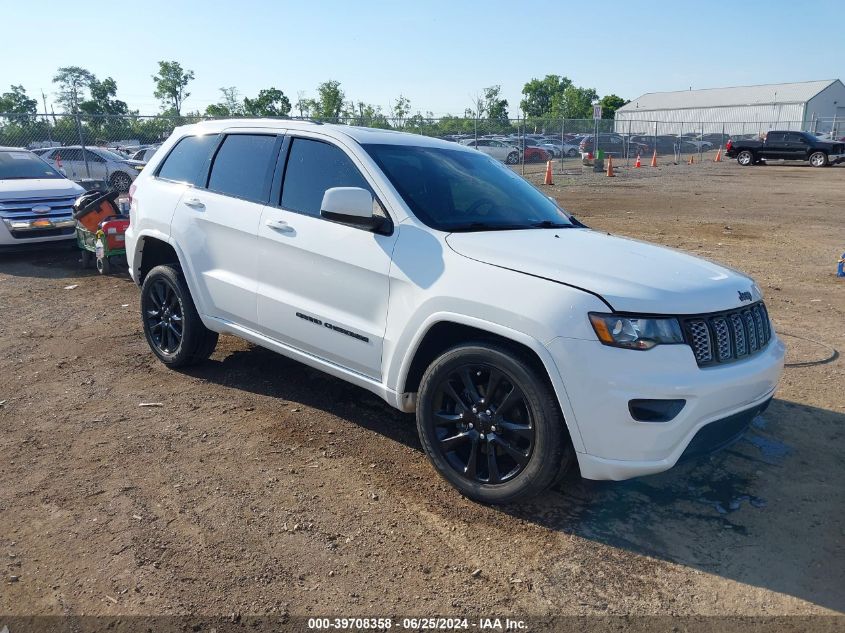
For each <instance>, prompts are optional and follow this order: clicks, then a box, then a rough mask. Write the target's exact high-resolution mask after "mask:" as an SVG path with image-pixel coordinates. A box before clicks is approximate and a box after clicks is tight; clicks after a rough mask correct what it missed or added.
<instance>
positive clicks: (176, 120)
mask: <svg viewBox="0 0 845 633" xmlns="http://www.w3.org/2000/svg"><path fill="white" fill-rule="evenodd" d="M205 118H207V117H196V116H179V117H173V116H111V115H82V114H80V115H68V114H61V115H59V114H52V113H51V114H4V113H0V146H11V147H25V148H28V149H32V150H35V151H39V152H41V153H43V154H44V157H45V159H48V160H51V162H54V163H55V158H56V155H57V152H55V151H53V152H50V151H49V148H63V149H62V150H61V152H59V153H58V157H59V158H60V159H61V158H62V156H64V157H65V159H66V160H65V162H74V164H73V166H72V170H71V171H72V172H73V173H70V172H68V175H70V176H71V177H75V178H85V177H88V178H105V179H107V180H108V179H110V178H111V177H113V170H112V171H109V166H108V165H109V164H110V161H109V157H110V156H111V158H116V159H119V160H125V159H127V158H137V159H140V160H148V159H149V157H150V155H151V154H152V152H153V151H154V150H155V148H156V147H157V146H158V145H159V144H161V143H162V142H163V141H164V140H165V139H166V138H167V137H168V136H169V135H170V134H171V133H172V132H173V129H174V128H175V127H177V126H180V125H186V124H189V123H195V122H197V121H199V120H202V119H205ZM321 122H324V123H338V124H342V125H359V126H366V127H375V128H385V129H394V130H401V131H404V132H411V133H414V134H422V135H425V136H432V137H437V138H442V139H446V140H449V141H454V142H457V143H462V144H465V145H469V146H471V147H476V148H477V149H478V150H479V151H482V152H484V153H486V154H489V155H491V156H493V157H495V158H497V159H499V160H501V161H503V162H505V163H508V164H512V165H517V166H519V165H521V166H522V168H523V172H524V166H525V164H526V163H527V164H531V163H545V162H546V161H547V160H555V161H559V162H560V167H561V168H564V167H566V166H567V165H571V166H575V165H578V164H580V162H581V161H582V160H583V158H584V157H585V156H587V155H588V154H592V153H594V152H596V151H600V152H602V153H603V154H604V155H610V156H613V158H614V159H616V160H617V161H618V162H622V163H623V164H624V163H627V164H631V163H632V162H633V161H634V160H635V159H636V157H637V156H640V157H641V158H642V159H643V160H647V159H649V158H650V157H651V156H652V155H654V154H655V153H656V154H657V155H658V156H662V157H672V160H675V161H676V162H679V161H686V160H688V159H689V157H691V156H695V155H698V158H699V159H703V158H705V154H708V153H715V152H716V151H717V149H718V148H723V147H724V145H725V143H726V141H727V140H728V139H729V138H734V139H737V138H760V137H762V136H763V135H764V134H766V133H767V132H768V131H770V130H773V129H778V130H802V131H806V132H811V133H815V134H821V135H823V136H824V137H826V138H839V137H840V136H841V135H844V134H845V125H843V123H842V121H837V120H836V119H833V120H830V119H818V118H814V119H812V120H809V121H754V122H730V123H726V122H720V121H699V122H694V123H692V122H691V123H683V122H678V121H673V122H659V121H649V120H637V119H621V120H620V119H617V120H613V119H600V120H598V121H594V120H592V119H561V118H540V117H529V118H527V119H526V118H516V119H501V120H494V119H482V118H473V117H453V116H448V117H439V118H429V117H423V116H421V115H415V116H410V117H407V118H401V119H399V118H388V117H385V116H383V115H381V114H378V115H375V116H347V117H340V118H337V119H331V120H323V121H321ZM76 150H81V153H80V158H81V162H79V163H78V164H76V162H75V161H67V157H69V156H74V157H75V151H76ZM105 152H109V154H106V153H105ZM103 157H105V162H106V166H105V167H103V166H102V163H103V160H102V159H103ZM92 164H93V166H92ZM63 168H65V169H66V171H68V170H67V168H66V167H63ZM103 169H104V170H105V172H104V173H99V171H103ZM97 170H99V171H97ZM95 171H96V172H97V173H94V172H95Z"/></svg>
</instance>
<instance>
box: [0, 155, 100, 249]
mask: <svg viewBox="0 0 845 633" xmlns="http://www.w3.org/2000/svg"><path fill="white" fill-rule="evenodd" d="M83 193H85V190H84V189H83V188H82V187H81V186H79V185H78V184H76V183H75V182H72V181H70V180H68V179H67V178H65V177H64V176H63V175H62V174H60V173H59V172H58V171H56V170H55V169H54V168H53V167H52V166H50V165H49V164H47V163H46V162H44V161H43V160H41V158H39V157H38V156H37V155H36V154H34V153H33V152H30V151H29V150H25V149H20V148H16V147H0V249H4V248H5V249H8V248H17V247H24V246H28V245H32V244H41V243H44V242H56V241H61V240H69V239H73V238H74V235H75V227H76V221H75V220H74V219H73V215H72V213H73V203H74V200H76V198H77V197H78V196H80V195H82V194H83Z"/></svg>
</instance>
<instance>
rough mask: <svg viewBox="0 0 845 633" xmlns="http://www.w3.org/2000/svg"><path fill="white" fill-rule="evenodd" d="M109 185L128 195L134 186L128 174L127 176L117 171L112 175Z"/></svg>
mask: <svg viewBox="0 0 845 633" xmlns="http://www.w3.org/2000/svg"><path fill="white" fill-rule="evenodd" d="M109 184H110V185H111V186H112V187H113V188H114V189H117V190H118V191H119V192H120V193H126V192H127V191H129V187H130V186H131V185H132V179H131V178H130V177H129V175H128V174H125V173H123V172H122V171H116V172H114V173H113V174H112V175H111V178H109Z"/></svg>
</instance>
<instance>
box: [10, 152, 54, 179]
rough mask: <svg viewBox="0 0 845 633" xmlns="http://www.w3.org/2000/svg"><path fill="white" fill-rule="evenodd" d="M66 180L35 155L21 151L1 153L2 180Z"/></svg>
mask: <svg viewBox="0 0 845 633" xmlns="http://www.w3.org/2000/svg"><path fill="white" fill-rule="evenodd" d="M29 178H64V176H62V175H61V174H60V173H59V172H57V171H56V170H55V169H53V168H52V167H50V165H48V164H47V163H45V162H44V161H43V160H41V159H40V158H38V156H36V155H35V154H33V153H31V152H27V151H25V150H21V151H20V152H15V151H11V152H9V151H4V152H0V180H23V179H29Z"/></svg>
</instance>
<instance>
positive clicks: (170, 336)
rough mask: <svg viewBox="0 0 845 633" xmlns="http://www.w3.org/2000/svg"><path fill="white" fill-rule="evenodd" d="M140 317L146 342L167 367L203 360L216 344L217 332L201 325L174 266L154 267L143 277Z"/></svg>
mask: <svg viewBox="0 0 845 633" xmlns="http://www.w3.org/2000/svg"><path fill="white" fill-rule="evenodd" d="M141 318H142V319H143V326H144V335H145V336H146V338H147V343H149V345H150V348H151V349H152V350H153V353H154V354H155V355H156V356H158V358H159V360H161V362H163V363H164V364H165V365H167V366H168V367H173V368H176V367H186V366H188V365H193V364H195V363H198V362H201V361H204V360H206V359H207V358H208V357H209V356H211V353H212V352H213V351H214V348H215V347H216V346H217V332H212V331H211V330H209V329H208V328H206V327H205V325H203V322H202V319H200V316H199V314H198V313H197V309H196V307H195V306H194V301H193V299H192V298H191V293H190V291H189V290H188V285H187V284H186V283H185V278H184V277H183V276H182V272H181V271H180V270H179V269H178V268H177V267H175V266H172V265H163V266H156V267H155V268H153V269H152V270H151V271H150V272H149V273H148V274H147V276H146V277H145V278H144V283H143V285H142V286H141Z"/></svg>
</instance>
